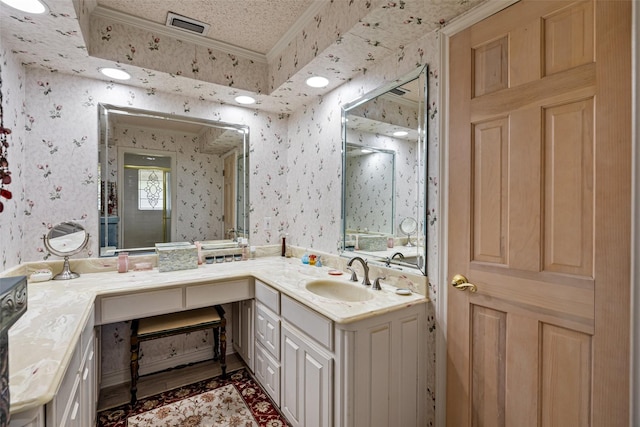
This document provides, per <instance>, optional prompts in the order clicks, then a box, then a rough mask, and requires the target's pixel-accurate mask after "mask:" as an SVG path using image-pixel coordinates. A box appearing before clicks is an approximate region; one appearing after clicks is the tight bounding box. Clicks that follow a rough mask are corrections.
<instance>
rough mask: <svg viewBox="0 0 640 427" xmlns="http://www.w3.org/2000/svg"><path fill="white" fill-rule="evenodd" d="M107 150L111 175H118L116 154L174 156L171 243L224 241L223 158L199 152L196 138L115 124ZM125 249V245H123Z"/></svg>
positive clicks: (166, 131) (178, 133) (198, 142)
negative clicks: (149, 152) (142, 152)
mask: <svg viewBox="0 0 640 427" xmlns="http://www.w3.org/2000/svg"><path fill="white" fill-rule="evenodd" d="M112 135H113V137H112V140H111V142H110V145H111V144H113V145H114V146H115V147H116V149H115V150H109V157H110V158H109V164H110V165H111V166H112V167H110V172H112V173H113V174H117V171H118V167H117V165H118V161H117V156H118V155H119V154H118V153H119V151H120V150H123V149H129V150H131V149H134V151H137V150H155V151H161V152H163V153H167V155H173V156H175V157H176V170H175V171H174V173H176V174H177V176H176V178H177V187H178V188H177V190H178V191H176V194H175V196H176V203H175V206H173V209H172V210H173V212H172V214H173V215H175V216H176V217H177V223H176V235H175V236H174V237H173V238H172V240H174V241H183V242H194V241H196V240H212V239H222V238H224V230H223V229H224V226H223V224H222V215H223V194H222V193H223V192H222V190H223V187H222V184H223V179H224V178H223V177H222V171H223V169H224V164H223V158H222V156H219V155H214V154H206V153H203V152H201V148H200V147H201V141H200V137H199V136H198V135H193V134H186V133H182V132H175V131H171V130H161V129H157V130H156V129H154V130H152V129H149V128H143V127H130V126H126V125H117V126H115V128H114V129H113V133H112ZM125 247H128V246H125Z"/></svg>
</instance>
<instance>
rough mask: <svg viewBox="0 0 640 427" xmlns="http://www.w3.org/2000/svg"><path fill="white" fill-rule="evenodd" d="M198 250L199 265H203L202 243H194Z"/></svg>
mask: <svg viewBox="0 0 640 427" xmlns="http://www.w3.org/2000/svg"><path fill="white" fill-rule="evenodd" d="M193 244H194V245H196V249H197V250H198V265H202V244H201V243H200V242H193Z"/></svg>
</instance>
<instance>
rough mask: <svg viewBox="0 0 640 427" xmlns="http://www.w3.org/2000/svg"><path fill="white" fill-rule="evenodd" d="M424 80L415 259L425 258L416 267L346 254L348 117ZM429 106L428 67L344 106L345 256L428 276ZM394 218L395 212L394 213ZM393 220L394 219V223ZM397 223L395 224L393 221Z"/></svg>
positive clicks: (418, 154) (367, 255)
mask: <svg viewBox="0 0 640 427" xmlns="http://www.w3.org/2000/svg"><path fill="white" fill-rule="evenodd" d="M421 77H422V78H424V86H423V87H421V89H422V90H423V93H422V95H423V102H422V103H421V105H419V106H418V129H417V131H418V132H417V133H418V139H417V141H416V143H417V150H416V155H417V165H418V170H417V171H416V172H417V177H416V178H417V179H416V182H415V185H416V187H417V190H418V191H417V192H416V194H417V199H418V200H417V206H418V212H417V215H416V218H415V219H416V222H417V224H418V228H417V233H416V256H417V257H418V258H420V257H422V260H421V262H420V260H418V263H417V264H411V263H408V262H403V261H402V260H399V259H392V258H391V257H387V256H382V255H381V256H375V255H372V254H371V252H366V253H363V252H359V251H357V250H354V251H347V250H345V244H346V241H347V228H346V201H345V194H346V189H347V176H346V152H347V126H346V123H347V115H348V113H349V111H351V110H353V109H355V108H357V107H360V106H361V105H362V104H364V103H366V102H368V101H371V100H373V99H375V98H377V97H378V96H380V95H383V94H385V93H387V92H389V91H391V90H392V89H395V88H398V87H400V86H403V85H405V84H406V83H409V82H411V81H413V80H416V79H419V78H421ZM428 103H429V67H428V65H427V64H424V65H421V66H419V67H418V68H416V69H415V70H413V71H411V72H409V73H408V74H406V75H404V76H403V77H401V78H398V79H396V80H394V81H392V82H390V83H388V84H385V85H383V86H380V87H378V88H377V89H374V90H372V91H370V92H368V93H366V94H365V95H363V96H361V97H359V98H357V99H355V100H353V101H351V102H348V103H346V104H343V105H342V107H341V113H342V114H341V116H342V129H341V130H342V209H341V217H342V218H341V222H342V230H341V231H342V233H341V235H342V241H341V242H340V248H339V252H340V255H341V256H342V257H347V258H351V257H354V256H361V257H363V258H364V257H367V258H368V261H373V262H374V263H379V264H383V265H385V266H387V267H391V268H395V269H400V270H403V269H407V270H411V269H414V270H416V271H419V272H420V273H421V274H423V275H425V276H426V275H427V263H426V259H427V253H426V252H427V251H426V245H427V213H428V206H427V201H428V199H427V183H428V179H427V169H428V150H427V144H428V135H429V132H428V117H427V105H428ZM394 215H395V212H394ZM394 219H395V218H394ZM394 219H392V220H394ZM394 224H395V222H394ZM396 231H397V230H394V234H396Z"/></svg>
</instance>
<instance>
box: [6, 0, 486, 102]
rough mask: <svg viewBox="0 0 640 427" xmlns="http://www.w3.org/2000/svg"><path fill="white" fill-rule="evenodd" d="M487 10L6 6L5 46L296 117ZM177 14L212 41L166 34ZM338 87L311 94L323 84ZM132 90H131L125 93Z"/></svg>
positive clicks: (124, 1) (24, 54)
mask: <svg viewBox="0 0 640 427" xmlns="http://www.w3.org/2000/svg"><path fill="white" fill-rule="evenodd" d="M483 1H486V0H399V1H388V0H135V1H134V0H46V3H47V5H48V7H49V12H48V13H46V14H43V15H26V14H24V13H22V12H18V11H16V10H15V9H12V8H10V7H9V6H6V5H4V4H2V3H0V37H1V38H2V44H3V46H4V47H5V48H7V49H10V50H11V51H12V52H13V54H15V55H16V56H17V57H18V59H19V61H21V62H22V64H23V65H24V66H25V67H38V68H43V69H45V70H49V71H51V72H61V73H66V74H73V75H78V76H82V77H87V78H92V79H98V80H105V81H109V80H110V79H109V78H107V77H104V76H102V75H101V74H100V73H98V69H99V68H100V67H114V66H115V67H119V68H122V69H124V70H126V71H127V72H129V73H130V74H131V75H132V78H131V79H130V80H128V81H126V82H122V84H125V85H131V86H136V87H140V88H144V89H145V90H147V92H148V93H149V94H152V93H154V92H156V91H162V92H168V93H179V94H181V95H184V96H189V97H192V98H195V99H200V100H206V101H212V102H218V103H227V104H235V103H236V102H235V100H234V99H235V97H236V96H237V95H251V96H253V97H254V98H256V99H257V103H256V104H255V105H253V106H251V107H249V108H256V109H260V110H265V111H273V112H281V113H289V112H292V111H295V110H296V109H298V108H300V107H301V106H302V105H304V104H305V103H307V102H308V100H310V99H316V98H317V96H320V95H323V94H324V93H327V92H329V91H331V90H333V89H335V88H336V87H338V86H340V85H341V84H342V83H344V82H345V81H348V80H349V79H351V78H353V77H355V76H357V75H360V74H362V73H363V72H365V70H366V69H368V68H371V67H372V66H373V64H375V63H376V62H377V61H380V60H382V59H384V58H387V57H389V56H390V55H395V56H397V57H399V56H401V55H402V50H403V49H404V48H405V46H408V45H411V44H412V43H413V42H415V41H416V40H418V39H420V38H421V37H422V36H424V35H425V34H428V33H429V32H431V31H434V30H436V29H438V28H440V26H441V25H442V24H443V23H446V22H449V21H450V20H451V19H453V18H455V17H456V16H458V15H460V14H461V13H463V12H465V11H467V10H469V9H470V8H472V7H474V6H476V5H478V4H479V3H482V2H483ZM167 11H172V12H175V13H178V14H181V15H185V16H188V17H191V18H194V19H197V20H201V21H208V23H209V24H211V28H210V30H209V32H208V33H207V34H206V36H200V35H193V34H186V35H185V33H186V32H185V31H182V30H177V29H172V28H168V27H166V26H165V22H166V13H167ZM316 73H317V74H320V75H324V76H326V77H328V78H329V80H330V83H329V86H327V87H326V88H323V89H314V88H309V87H307V86H306V85H305V83H304V82H305V80H306V78H307V77H308V76H310V75H313V74H316ZM119 83H121V82H119Z"/></svg>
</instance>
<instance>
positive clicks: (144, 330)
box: [138, 307, 221, 338]
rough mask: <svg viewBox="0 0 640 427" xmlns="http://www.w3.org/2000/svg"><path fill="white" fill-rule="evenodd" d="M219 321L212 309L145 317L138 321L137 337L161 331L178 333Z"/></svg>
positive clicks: (206, 308) (218, 316) (214, 310)
mask: <svg viewBox="0 0 640 427" xmlns="http://www.w3.org/2000/svg"><path fill="white" fill-rule="evenodd" d="M220 321H221V319H220V315H219V314H218V312H217V310H216V309H215V308H213V307H204V308H198V309H195V310H187V311H179V312H177V313H169V314H162V315H159V316H152V317H145V318H143V319H140V323H139V325H138V337H139V338H143V337H144V335H148V334H155V333H158V332H163V331H173V330H175V331H179V330H181V329H186V328H192V327H194V326H196V325H206V324H213V323H216V322H220Z"/></svg>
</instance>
